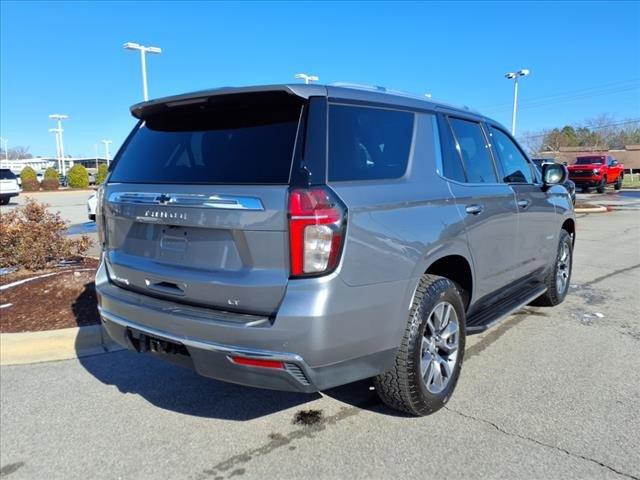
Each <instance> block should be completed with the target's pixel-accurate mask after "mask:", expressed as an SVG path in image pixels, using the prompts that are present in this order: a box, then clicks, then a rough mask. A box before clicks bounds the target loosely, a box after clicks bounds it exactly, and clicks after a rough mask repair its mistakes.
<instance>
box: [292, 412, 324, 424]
mask: <svg viewBox="0 0 640 480" xmlns="http://www.w3.org/2000/svg"><path fill="white" fill-rule="evenodd" d="M321 421H322V410H299V411H297V412H296V414H295V415H294V416H293V424H294V425H304V426H307V427H308V426H311V425H316V424H318V423H320V422H321Z"/></svg>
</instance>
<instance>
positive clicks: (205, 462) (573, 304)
mask: <svg viewBox="0 0 640 480" xmlns="http://www.w3.org/2000/svg"><path fill="white" fill-rule="evenodd" d="M85 193H86V192H85ZM69 195H72V194H69ZM634 202H640V200H638V199H634V200H633V201H631V202H628V203H629V205H631V204H633V203H634ZM49 203H51V202H49ZM630 208H631V207H630ZM633 208H635V207H633ZM578 217H579V218H578V227H577V242H576V250H575V264H574V274H573V278H572V281H571V290H570V294H569V296H568V297H567V299H566V301H565V302H564V303H563V304H562V305H560V306H558V307H556V308H552V309H549V308H533V307H528V308H525V309H523V310H521V311H520V312H518V313H517V314H516V315H513V316H511V317H509V318H508V319H506V320H505V321H503V322H502V323H501V324H499V325H497V326H496V327H494V328H493V329H491V330H489V331H488V332H486V333H484V334H482V335H479V336H473V337H470V339H469V341H468V343H467V352H466V355H465V365H464V368H463V371H462V375H461V378H460V382H459V384H458V387H457V390H456V392H455V394H454V396H453V398H452V399H451V401H450V402H449V403H448V405H447V407H446V408H445V409H443V410H441V411H440V412H438V413H436V414H434V415H432V416H430V417H425V418H412V417H405V416H400V415H397V414H395V413H394V412H393V411H391V410H389V409H387V408H385V407H384V406H383V405H381V404H380V402H379V401H378V400H377V399H376V397H375V395H374V394H373V392H371V391H370V387H369V384H368V383H367V382H360V383H358V384H353V385H348V386H345V387H341V388H338V389H334V390H331V391H327V392H323V393H322V394H315V395H302V394H291V393H282V392H271V391H264V390H256V389H250V388H245V387H240V386H235V385H229V384H224V383H221V382H217V381H213V380H208V379H204V378H200V377H198V376H196V375H195V374H193V373H192V372H190V371H187V370H182V369H180V368H178V367H174V366H170V365H167V364H165V363H161V362H159V361H156V360H154V359H151V358H148V357H144V356H141V355H138V354H133V353H130V352H126V351H122V352H117V353H111V354H106V355H99V356H95V357H88V358H83V359H80V360H68V361H60V362H53V363H46V364H34V365H23V366H8V367H2V368H1V369H0V382H1V388H0V406H1V417H0V425H1V433H2V434H1V435H0V467H1V470H0V475H1V476H2V477H3V478H4V476H7V477H9V478H11V479H19V478H44V477H46V478H65V479H68V478H87V477H91V478H131V477H135V478H166V477H174V478H193V479H216V480H222V479H227V478H240V477H241V478H243V479H248V478H259V479H264V478H291V479H293V478H295V479H298V478H363V479H364V478H392V477H393V478H401V477H404V478H421V479H425V478H450V479H456V478H508V479H518V478H522V479H537V478H545V479H546V478H562V479H568V478H576V479H584V478H598V479H601V478H605V479H606V478H611V479H614V478H628V479H629V478H630V479H640V414H639V413H638V412H639V411H640V408H639V405H640V355H639V354H640V318H639V315H638V311H640V298H639V295H638V294H639V293H640V215H638V212H637V211H636V210H635V209H633V210H631V209H624V208H623V209H621V210H615V211H612V212H609V213H604V214H591V215H584V214H583V215H578ZM310 409H313V410H318V411H320V412H321V414H322V418H323V420H322V421H321V422H319V423H317V424H315V425H311V426H304V425H297V424H294V423H293V420H294V418H295V416H296V414H297V413H298V412H300V411H301V410H310Z"/></svg>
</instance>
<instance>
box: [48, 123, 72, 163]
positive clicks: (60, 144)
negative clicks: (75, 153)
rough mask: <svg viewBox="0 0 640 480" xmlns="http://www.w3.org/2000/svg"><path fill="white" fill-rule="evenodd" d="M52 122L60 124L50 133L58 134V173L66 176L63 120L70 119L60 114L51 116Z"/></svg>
mask: <svg viewBox="0 0 640 480" xmlns="http://www.w3.org/2000/svg"><path fill="white" fill-rule="evenodd" d="M49 118H50V119H51V120H56V121H57V122H58V128H55V129H50V130H49V131H50V132H52V131H55V132H56V150H57V151H58V152H57V153H58V171H59V172H60V173H61V174H62V176H65V175H66V166H65V163H64V142H63V140H62V132H63V130H62V120H66V119H67V118H69V115H60V114H58V113H53V114H51V115H49Z"/></svg>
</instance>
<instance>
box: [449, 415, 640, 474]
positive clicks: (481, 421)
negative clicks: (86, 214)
mask: <svg viewBox="0 0 640 480" xmlns="http://www.w3.org/2000/svg"><path fill="white" fill-rule="evenodd" d="M444 409H445V410H448V411H450V412H452V413H455V414H457V415H460V416H461V417H463V418H466V419H469V420H473V421H475V422H479V423H484V424H485V425H489V426H491V427H493V428H494V429H496V430H497V431H498V432H500V433H502V434H504V435H507V436H509V437H516V438H519V439H521V440H526V441H529V442H532V443H535V444H536V445H539V446H541V447H546V448H550V449H552V450H556V451H558V452H561V453H564V454H565V455H568V456H570V457H572V458H577V459H581V460H585V461H587V462H591V463H595V464H596V465H599V466H600V467H602V468H606V469H607V470H610V471H612V472H613V473H615V474H617V475H620V476H622V477H626V478H631V479H632V480H640V477H636V476H634V475H631V474H629V473H625V472H621V471H620V470H617V469H615V468H613V467H611V466H610V465H607V464H606V463H602V462H600V461H598V460H595V459H593V458H590V457H585V456H584V455H580V454H579V453H573V452H570V451H569V450H566V449H564V448H562V447H558V446H556V445H549V444H548V443H544V442H541V441H540V440H536V439H535V438H531V437H527V436H525V435H520V434H519V433H514V432H509V431H507V430H505V429H504V428H502V427H500V426H499V425H497V424H495V423H493V422H492V421H490V420H486V419H484V418H480V417H474V416H473V415H469V414H466V413H462V412H460V411H458V410H454V409H453V408H451V407H449V406H447V405H445V406H444Z"/></svg>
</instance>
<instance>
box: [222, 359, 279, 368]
mask: <svg viewBox="0 0 640 480" xmlns="http://www.w3.org/2000/svg"><path fill="white" fill-rule="evenodd" d="M229 360H231V362H232V363H235V364H236V365H244V366H246V367H260V368H278V369H281V370H283V369H284V363H283V362H280V361H278V360H261V359H257V358H247V357H229Z"/></svg>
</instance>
